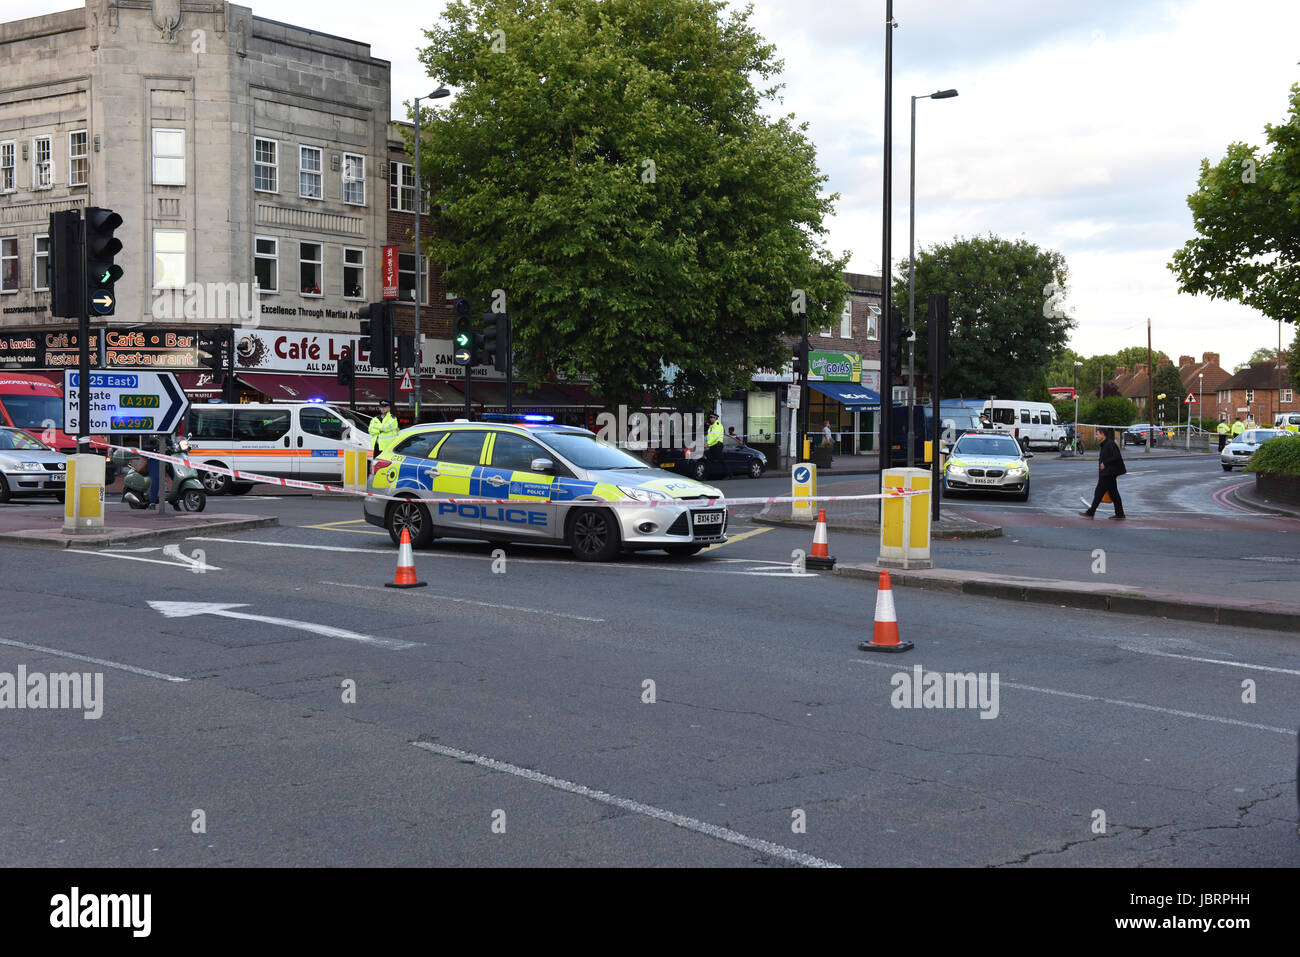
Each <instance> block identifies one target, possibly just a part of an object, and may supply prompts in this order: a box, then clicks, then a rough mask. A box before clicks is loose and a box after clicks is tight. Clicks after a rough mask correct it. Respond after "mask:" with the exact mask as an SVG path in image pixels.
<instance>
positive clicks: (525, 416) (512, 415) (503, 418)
mask: <svg viewBox="0 0 1300 957" xmlns="http://www.w3.org/2000/svg"><path fill="white" fill-rule="evenodd" d="M481 418H482V419H483V421H484V422H554V421H555V416H553V415H542V414H541V413H533V412H529V413H523V412H488V413H485V414H484V415H482V416H481Z"/></svg>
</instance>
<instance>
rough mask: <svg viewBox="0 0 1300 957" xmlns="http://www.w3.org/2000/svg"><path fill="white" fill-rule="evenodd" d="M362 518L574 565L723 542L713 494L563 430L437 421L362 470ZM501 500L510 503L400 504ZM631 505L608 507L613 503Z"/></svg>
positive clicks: (723, 512) (416, 538)
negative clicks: (562, 555) (517, 547)
mask: <svg viewBox="0 0 1300 957" xmlns="http://www.w3.org/2000/svg"><path fill="white" fill-rule="evenodd" d="M367 490H368V491H371V492H379V493H381V494H385V495H391V496H395V497H396V498H397V501H392V500H389V499H383V498H367V499H366V500H365V505H364V510H365V518H366V521H367V522H369V523H370V524H371V525H378V526H379V527H381V528H386V529H388V533H389V535H391V536H392V539H393V542H394V543H397V542H399V541H400V540H401V536H402V530H403V529H405V530H407V531H409V532H410V534H411V543H412V544H413V545H414V546H415V547H417V548H421V547H426V546H428V545H429V544H430V543H431V542H432V541H433V539H434V538H435V537H440V536H441V537H449V538H477V539H484V540H487V541H490V542H538V543H540V544H553V545H566V544H567V545H568V546H569V548H570V549H571V550H572V552H573V554H574V555H575V556H576V557H577V558H579V559H581V560H583V561H607V560H609V559H611V558H613V557H614V556H615V555H617V554H618V553H619V552H620V551H630V550H634V549H636V550H639V549H657V548H661V549H663V550H664V551H666V552H667V553H668V554H670V555H678V556H684V555H694V554H695V553H696V552H698V551H700V550H701V549H703V548H705V547H707V546H709V545H714V544H717V543H720V542H725V541H726V540H727V536H726V531H727V508H726V506H725V505H723V504H721V503H719V502H716V501H712V502H711V501H710V499H720V498H721V497H722V492H720V491H719V490H718V489H716V488H714V487H713V486H711V485H704V484H701V483H699V482H695V481H692V480H690V479H686V478H681V477H678V476H675V475H665V474H664V473H663V472H662V471H661V470H659V469H656V468H651V467H649V466H647V465H646V463H645V462H643V461H641V460H640V459H638V458H636V457H634V456H632V455H629V454H628V453H627V452H624V451H622V450H620V449H618V448H615V447H614V446H612V445H609V444H608V443H606V442H603V441H601V440H600V439H598V438H596V436H595V435H594V434H592V433H591V432H589V431H587V430H586V429H580V428H574V427H572V426H564V425H552V424H534V423H514V422H502V421H484V422H467V421H460V422H439V423H433V424H428V425H418V426H414V427H413V428H409V429H406V430H404V431H403V432H401V433H400V434H399V435H398V437H397V441H396V442H395V443H394V444H393V447H392V449H391V450H390V451H388V452H386V453H384V454H382V455H380V457H379V458H378V459H376V460H375V461H374V463H373V465H372V468H371V472H370V478H369V481H368V482H367ZM421 498H425V499H429V498H435V499H442V498H448V499H469V498H491V499H505V500H508V503H493V504H475V503H471V502H455V501H451V502H431V503H422V502H417V501H405V500H409V499H421ZM629 500H630V501H631V502H634V503H642V504H640V505H636V504H623V505H617V506H615V505H610V504H608V503H611V502H616V501H624V502H627V501H629Z"/></svg>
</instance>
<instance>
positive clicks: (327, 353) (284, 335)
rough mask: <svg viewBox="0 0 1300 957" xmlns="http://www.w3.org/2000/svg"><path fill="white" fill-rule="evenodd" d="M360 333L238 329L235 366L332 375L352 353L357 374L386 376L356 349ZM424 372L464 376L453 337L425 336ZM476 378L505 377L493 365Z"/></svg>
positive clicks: (479, 370)
mask: <svg viewBox="0 0 1300 957" xmlns="http://www.w3.org/2000/svg"><path fill="white" fill-rule="evenodd" d="M357 338H358V337H357V336H355V335H349V334H346V333H331V332H302V331H297V332H277V331H275V330H271V329H236V330H235V369H236V371H243V372H314V373H319V374H326V373H328V374H333V373H334V372H335V371H337V369H338V361H339V359H341V358H343V357H344V356H346V355H351V356H352V357H353V359H354V360H355V362H356V371H357V374H358V375H387V374H388V372H387V370H386V369H376V368H374V367H372V366H371V364H370V354H369V353H367V352H365V351H364V350H358V349H357ZM423 353H424V355H423V360H424V361H423V363H422V364H421V374H422V375H426V376H438V377H441V378H450V379H463V378H464V377H465V369H464V367H463V366H458V365H456V363H455V359H454V357H453V355H452V343H451V340H450V339H429V338H427V337H426V338H425V339H424V349H423ZM473 372H474V378H476V379H504V378H505V374H504V373H501V372H497V371H496V370H494V369H492V368H491V367H488V368H482V367H477V368H475V369H474V370H473Z"/></svg>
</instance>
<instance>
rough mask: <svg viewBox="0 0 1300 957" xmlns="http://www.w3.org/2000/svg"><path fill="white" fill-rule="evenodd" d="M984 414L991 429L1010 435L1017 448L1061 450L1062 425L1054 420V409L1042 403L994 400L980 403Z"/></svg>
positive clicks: (1062, 448) (1063, 445) (1063, 435)
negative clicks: (1018, 446)
mask: <svg viewBox="0 0 1300 957" xmlns="http://www.w3.org/2000/svg"><path fill="white" fill-rule="evenodd" d="M984 414H985V415H987V416H988V417H989V421H990V422H991V423H992V424H993V428H994V429H996V430H997V431H999V432H1005V433H1007V434H1008V435H1010V436H1011V437H1012V438H1014V439H1015V440H1016V441H1018V442H1019V443H1020V446H1021V448H1027V449H1028V448H1033V447H1034V446H1038V447H1040V448H1043V447H1047V448H1053V449H1061V450H1064V449H1065V426H1063V425H1061V423H1060V422H1058V421H1057V420H1056V409H1054V408H1052V406H1050V405H1048V404H1047V403H1046V402H1021V401H1020V400H1019V399H994V400H993V402H992V403H989V402H985V403H984Z"/></svg>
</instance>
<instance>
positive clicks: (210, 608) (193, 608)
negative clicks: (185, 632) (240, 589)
mask: <svg viewBox="0 0 1300 957" xmlns="http://www.w3.org/2000/svg"><path fill="white" fill-rule="evenodd" d="M149 607H150V608H152V609H153V610H154V611H156V612H159V613H161V614H163V615H166V616H167V617H168V618H189V617H192V616H194V615H217V616H219V617H221V618H238V619H240V620H242V621H260V622H263V623H265V624H268V625H280V626H282V627H284V628H297V629H298V630H299V631H310V632H311V633H312V634H314V635H321V636H323V637H325V638H343V639H346V640H347V641H359V642H361V643H362V644H364V645H374V646H375V647H378V648H388V649H389V650H391V651H403V650H405V649H407V648H414V647H416V643H415V642H413V641H398V640H397V639H395V638H376V637H374V636H373V635H363V634H361V633H360V632H356V631H348V630H346V629H344V628H333V627H331V626H329V625H318V624H316V623H315V622H311V621H296V620H295V619H293V618H273V617H271V616H270V615H250V614H248V613H247V612H242V611H231V609H232V608H247V607H248V606H247V605H246V604H234V605H229V604H225V605H223V604H219V603H217V602H207V601H151V602H149Z"/></svg>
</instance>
